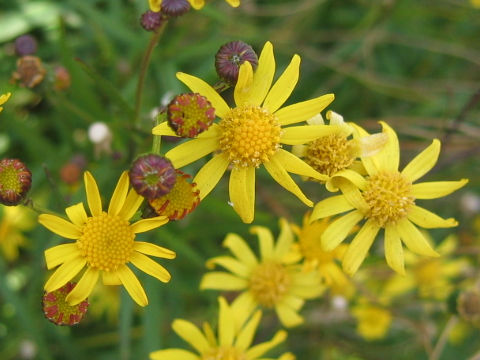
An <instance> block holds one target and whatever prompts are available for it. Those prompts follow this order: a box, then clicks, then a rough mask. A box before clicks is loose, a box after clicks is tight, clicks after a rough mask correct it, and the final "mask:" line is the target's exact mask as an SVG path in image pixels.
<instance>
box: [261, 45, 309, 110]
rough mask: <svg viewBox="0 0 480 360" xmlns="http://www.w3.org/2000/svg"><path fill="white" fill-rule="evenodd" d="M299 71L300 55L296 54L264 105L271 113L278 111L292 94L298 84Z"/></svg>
mask: <svg viewBox="0 0 480 360" xmlns="http://www.w3.org/2000/svg"><path fill="white" fill-rule="evenodd" d="M299 72H300V56H298V55H297V54H295V55H294V56H293V58H292V60H291V61H290V64H289V65H288V66H287V68H286V69H285V71H284V72H283V73H282V75H280V77H279V78H278V80H277V81H276V82H275V84H273V86H272V88H271V89H270V91H269V92H268V94H267V97H266V98H265V101H264V102H263V105H262V107H263V108H266V109H267V110H268V111H270V112H271V113H274V112H275V111H277V110H278V109H279V108H280V107H281V106H282V105H283V104H284V103H285V101H287V99H288V98H289V97H290V95H291V94H292V91H293V89H294V88H295V86H296V85H297V81H298V75H299Z"/></svg>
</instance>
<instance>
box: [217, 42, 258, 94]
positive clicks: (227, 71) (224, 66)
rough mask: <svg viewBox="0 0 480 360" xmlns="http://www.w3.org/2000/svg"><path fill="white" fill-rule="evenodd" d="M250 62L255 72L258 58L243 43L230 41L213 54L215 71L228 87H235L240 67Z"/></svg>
mask: <svg viewBox="0 0 480 360" xmlns="http://www.w3.org/2000/svg"><path fill="white" fill-rule="evenodd" d="M245 61H248V62H250V64H251V65H252V69H253V70H254V71H255V70H256V68H257V66H258V57H257V54H256V53H255V51H254V50H253V49H252V47H251V46H250V45H248V44H246V43H244V42H243V41H230V42H228V43H226V44H224V45H222V46H221V47H220V49H219V50H218V51H217V53H216V54H215V69H216V70H217V74H218V76H219V77H220V78H222V79H223V80H224V81H226V82H227V83H228V84H230V85H235V84H236V82H237V79H238V73H239V71H240V65H242V64H243V63H244V62H245Z"/></svg>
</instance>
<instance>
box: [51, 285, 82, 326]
mask: <svg viewBox="0 0 480 360" xmlns="http://www.w3.org/2000/svg"><path fill="white" fill-rule="evenodd" d="M75 285H76V283H73V282H68V283H66V284H65V285H64V286H62V287H61V288H60V289H57V290H55V291H52V292H49V293H47V292H46V293H45V294H44V295H43V302H42V305H43V313H44V314H45V317H46V318H47V319H48V320H49V321H51V322H52V323H54V324H55V325H69V326H72V325H75V324H78V323H79V322H80V321H81V320H82V318H83V316H84V315H85V313H86V312H87V309H88V300H87V299H85V300H83V301H82V302H80V303H79V304H77V305H73V306H71V305H69V304H68V302H67V301H66V300H65V298H66V297H67V295H68V294H69V293H70V292H71V291H72V290H73V288H74V287H75Z"/></svg>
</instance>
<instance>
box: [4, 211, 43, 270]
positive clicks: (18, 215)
mask: <svg viewBox="0 0 480 360" xmlns="http://www.w3.org/2000/svg"><path fill="white" fill-rule="evenodd" d="M0 210H1V212H0V214H1V218H0V248H1V249H2V253H3V255H4V256H5V259H7V260H8V261H13V260H16V259H17V258H18V248H19V247H20V246H24V245H25V243H26V238H25V236H24V235H23V234H22V232H23V231H28V230H31V229H33V227H34V226H35V220H34V216H33V214H32V212H31V211H30V210H28V209H26V208H24V207H21V206H3V205H2V206H0Z"/></svg>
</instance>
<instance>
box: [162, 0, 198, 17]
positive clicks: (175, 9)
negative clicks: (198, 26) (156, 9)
mask: <svg viewBox="0 0 480 360" xmlns="http://www.w3.org/2000/svg"><path fill="white" fill-rule="evenodd" d="M190 8H191V6H190V3H189V2H188V1H187V0H163V1H162V10H161V12H162V13H163V14H165V15H167V16H170V17H177V16H181V15H183V14H186V13H187V12H188V11H189V10H190Z"/></svg>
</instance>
